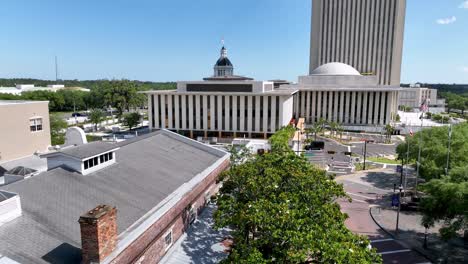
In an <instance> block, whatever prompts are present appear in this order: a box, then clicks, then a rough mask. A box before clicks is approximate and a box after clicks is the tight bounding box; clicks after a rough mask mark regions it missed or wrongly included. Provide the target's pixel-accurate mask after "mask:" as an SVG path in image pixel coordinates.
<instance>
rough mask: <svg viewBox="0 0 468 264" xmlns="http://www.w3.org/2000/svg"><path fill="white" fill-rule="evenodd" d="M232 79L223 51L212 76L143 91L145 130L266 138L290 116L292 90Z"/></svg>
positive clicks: (241, 78) (291, 115)
mask: <svg viewBox="0 0 468 264" xmlns="http://www.w3.org/2000/svg"><path fill="white" fill-rule="evenodd" d="M275 84H276V81H255V80H253V79H252V78H248V77H244V76H238V75H234V67H233V65H232V63H231V61H230V60H229V58H228V57H227V50H226V48H225V47H222V48H221V54H220V58H219V59H218V60H217V62H216V64H215V66H214V74H213V76H212V77H207V78H204V79H203V81H180V82H177V90H165V91H164V90H160V91H148V92H146V93H147V94H148V106H149V107H148V109H149V110H148V117H149V124H150V125H149V126H150V129H161V128H165V129H169V130H172V131H176V132H178V133H180V134H183V135H186V136H189V137H191V138H195V137H243V136H245V137H262V138H266V137H268V136H269V135H271V134H273V133H275V132H276V131H277V130H278V129H279V128H281V127H283V126H286V125H288V124H289V123H290V122H291V120H292V118H293V95H294V94H295V93H296V92H297V91H296V90H294V89H283V88H277V89H275Z"/></svg>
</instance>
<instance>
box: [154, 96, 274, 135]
mask: <svg viewBox="0 0 468 264" xmlns="http://www.w3.org/2000/svg"><path fill="white" fill-rule="evenodd" d="M161 97H164V102H165V103H164V104H161V103H162V100H161ZM176 97H177V99H178V100H179V104H178V106H179V107H178V108H176V104H175V100H176ZM197 97H199V98H198V100H199V104H197V101H196V98H197ZM182 98H183V99H185V105H184V104H183V103H182V102H183V101H182ZM264 98H266V102H265V103H266V104H267V105H264ZM205 99H206V100H207V102H204V100H205ZM213 99H214V100H213ZM243 99H244V100H243V104H242V105H241V98H240V96H230V95H226V96H214V97H211V96H207V97H204V96H200V95H152V96H151V104H152V107H151V108H152V109H151V111H152V114H153V118H152V124H153V126H154V127H156V128H160V127H163V128H165V127H167V128H182V129H185V128H190V127H193V128H197V127H198V126H197V117H198V122H199V126H200V128H201V129H203V130H206V129H208V130H233V128H234V127H236V129H235V130H236V131H242V130H247V128H248V122H249V118H248V117H249V111H251V120H250V121H251V122H252V124H251V125H252V128H251V129H252V131H269V132H274V131H273V129H272V126H271V124H270V122H271V120H273V116H272V115H274V119H275V124H273V126H274V127H275V128H278V127H279V126H280V124H279V121H280V120H279V115H280V113H279V110H280V100H279V96H251V97H248V96H245V97H243ZM169 101H170V102H171V103H170V104H169ZM249 103H250V107H249ZM257 103H258V104H259V107H257V105H256V104H257ZM233 104H235V106H236V108H237V111H234V106H233ZM205 105H206V106H207V109H206V111H205V109H204V106H205ZM169 106H170V107H169ZM219 106H221V107H219ZM226 106H229V107H226ZM197 107H198V109H197ZM265 107H266V108H267V111H266V113H265V112H264V110H263V109H264V108H265ZM273 107H274V108H275V112H274V113H273V112H272V111H271V110H272V109H273ZM190 108H192V109H191V110H192V113H193V115H192V116H191V115H190V111H189V109H190ZM242 108H243V109H244V111H243V112H242V111H241V109H242ZM257 108H259V109H260V111H259V112H258V113H257ZM155 110H156V111H155ZM218 110H221V112H218ZM163 111H164V112H163ZM183 112H185V113H184V114H185V116H186V119H185V123H184V122H183V121H184V120H183V118H182V117H183ZM205 112H206V113H207V120H206V121H207V123H206V124H205V118H204V113H205ZM211 112H213V114H214V115H213V116H212V115H211ZM162 113H164V115H162ZM155 114H158V117H160V118H158V119H157V120H156V119H155ZM176 114H178V116H179V119H178V120H176V119H175V117H176ZM194 115H195V116H194ZM241 116H242V117H244V120H243V121H244V122H243V123H241V119H240V117H241ZM169 117H172V118H169ZM226 117H229V118H227V119H226ZM219 118H221V120H219ZM256 119H260V121H259V127H256V123H257V122H255V121H256ZM264 119H266V120H267V121H268V122H267V124H268V127H263V124H264V122H263V120H264ZM212 120H213V121H214V122H213V125H214V126H213V127H212V122H211V121H212ZM225 120H226V121H225ZM220 121H221V122H220ZM234 122H235V123H234ZM241 128H243V129H241Z"/></svg>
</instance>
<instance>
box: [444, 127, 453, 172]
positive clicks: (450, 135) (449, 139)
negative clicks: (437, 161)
mask: <svg viewBox="0 0 468 264" xmlns="http://www.w3.org/2000/svg"><path fill="white" fill-rule="evenodd" d="M451 140H452V125H451V124H449V131H448V146H447V166H446V167H445V175H448V173H449V161H450V141H451Z"/></svg>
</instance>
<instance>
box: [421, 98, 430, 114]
mask: <svg viewBox="0 0 468 264" xmlns="http://www.w3.org/2000/svg"><path fill="white" fill-rule="evenodd" d="M427 110H428V107H427V99H424V101H423V102H422V103H421V105H420V106H419V111H421V112H426V111H427Z"/></svg>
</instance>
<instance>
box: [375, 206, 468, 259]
mask: <svg viewBox="0 0 468 264" xmlns="http://www.w3.org/2000/svg"><path fill="white" fill-rule="evenodd" d="M384 199H385V197H384ZM381 204H382V205H384V204H385V203H381ZM370 212H371V214H372V217H373V219H374V220H375V221H376V223H377V224H378V225H379V226H381V227H382V228H383V229H385V230H386V231H387V232H389V233H390V234H392V235H393V236H395V237H398V239H399V240H402V241H404V242H405V244H407V245H408V246H409V247H411V248H413V249H415V250H417V251H419V252H421V253H423V254H424V255H425V256H428V257H429V258H430V259H431V260H432V261H433V262H435V263H467V260H468V248H467V247H466V245H464V243H463V241H462V239H453V240H451V241H449V242H445V241H442V240H441V239H440V236H439V233H438V229H439V228H440V226H438V225H436V226H435V227H433V228H430V229H428V236H427V245H428V246H427V249H424V246H423V245H424V233H425V228H424V227H423V226H422V225H421V218H422V216H421V215H420V214H419V213H416V212H407V211H402V212H400V221H399V232H398V236H397V235H396V233H395V228H396V214H397V210H396V209H391V208H387V207H386V206H384V207H383V208H382V207H374V208H371V211H370Z"/></svg>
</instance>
